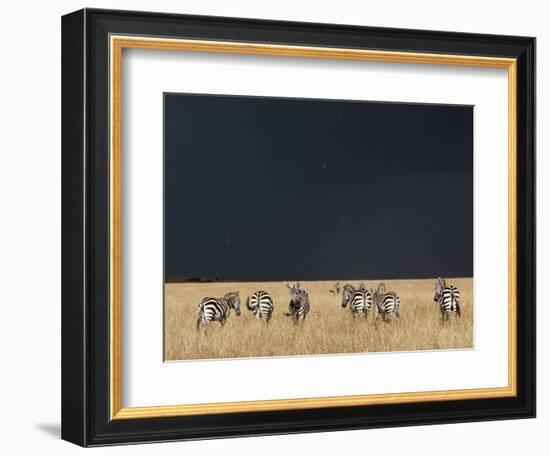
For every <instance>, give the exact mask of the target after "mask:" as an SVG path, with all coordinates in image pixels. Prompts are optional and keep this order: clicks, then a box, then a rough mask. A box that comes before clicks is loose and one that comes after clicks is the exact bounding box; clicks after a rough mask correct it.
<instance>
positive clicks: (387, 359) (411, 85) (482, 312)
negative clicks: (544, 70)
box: [122, 49, 508, 407]
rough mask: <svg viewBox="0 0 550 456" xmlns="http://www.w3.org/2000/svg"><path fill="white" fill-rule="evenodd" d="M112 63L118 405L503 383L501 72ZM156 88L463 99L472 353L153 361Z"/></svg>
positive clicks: (174, 57)
mask: <svg viewBox="0 0 550 456" xmlns="http://www.w3.org/2000/svg"><path fill="white" fill-rule="evenodd" d="M122 63H123V68H122V74H123V78H124V80H123V85H122V87H123V107H122V119H123V142H122V144H123V152H122V155H123V161H122V162H123V170H122V175H123V204H122V208H123V236H122V239H123V309H122V311H123V319H122V321H123V328H122V337H123V341H122V369H123V375H122V378H123V386H122V406H123V407H135V406H148V405H174V404H189V403H204V402H226V401H244V400H263V399H282V398H304V397H319V396H336V395H354V394H374V393H393V392H411V391H430V390H441V389H463V388H484V387H499V386H507V382H508V352H507V347H508V344H507V338H508V333H507V329H508V326H507V324H508V308H507V305H508V296H507V290H508V288H507V283H508V268H507V264H508V257H507V249H508V237H507V226H508V200H507V198H508V182H507V177H508V149H507V138H508V136H507V135H508V131H507V128H508V113H507V109H508V106H507V97H508V87H507V72H506V70H504V69H481V68H465V67H449V66H436V65H433V66H432V65H420V64H396V63H373V62H364V61H359V62H358V61H327V60H317V59H296V58H283V57H261V56H242V55H241V56H239V55H224V54H200V53H190V52H167V51H156V50H136V49H125V50H124V51H123V60H122ZM163 92H191V93H217V94H237V95H260V96H262V95H263V96H285V97H303V98H333V99H351V100H381V101H401V102H424V103H450V104H471V105H475V127H474V135H475V138H474V142H475V176H474V181H475V206H474V211H475V213H474V234H475V241H474V271H475V287H474V302H475V305H474V310H475V312H474V322H475V328H476V344H475V350H465V351H435V352H414V353H412V352H411V353H385V354H364V355H342V356H340V355H339V356H334V355H332V356H320V357H296V358H292V357H290V358H264V359H243V360H223V361H194V362H186V363H163V362H162V345H163V340H162V338H163V322H162V318H163V309H162V305H163V269H162V268H163V266H162V259H163V255H162V251H163V245H162V237H163V231H162V210H163V209H162V192H163V188H162V175H163V170H162V166H163V164H162V156H163V154H162V144H163V137H162V134H163V128H162V119H163V97H162V94H163ZM442 153H444V151H442ZM446 247H447V248H448V247H449V246H446Z"/></svg>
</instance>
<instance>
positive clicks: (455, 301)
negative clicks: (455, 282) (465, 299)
mask: <svg viewBox="0 0 550 456" xmlns="http://www.w3.org/2000/svg"><path fill="white" fill-rule="evenodd" d="M439 305H440V307H441V311H442V312H446V313H460V292H459V291H458V288H456V287H452V286H451V287H446V288H444V289H443V292H442V293H441V297H440V299H439Z"/></svg>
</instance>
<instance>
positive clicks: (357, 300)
mask: <svg viewBox="0 0 550 456" xmlns="http://www.w3.org/2000/svg"><path fill="white" fill-rule="evenodd" d="M348 303H349V307H350V310H351V313H352V315H353V317H354V318H355V317H358V316H364V317H365V318H367V317H368V315H369V312H370V311H371V310H373V302H372V294H371V292H370V291H369V290H367V288H366V287H365V284H364V283H363V282H361V283H360V284H359V287H357V288H353V287H352V286H351V285H349V284H347V285H344V288H343V291H342V307H346V306H347V305H348ZM374 310H376V309H374Z"/></svg>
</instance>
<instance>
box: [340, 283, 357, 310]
mask: <svg viewBox="0 0 550 456" xmlns="http://www.w3.org/2000/svg"><path fill="white" fill-rule="evenodd" d="M353 293H355V289H354V288H353V287H352V286H351V285H350V284H349V283H347V284H346V285H344V288H343V289H342V307H346V306H347V305H348V302H350V300H351V297H352V296H353Z"/></svg>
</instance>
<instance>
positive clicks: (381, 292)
mask: <svg viewBox="0 0 550 456" xmlns="http://www.w3.org/2000/svg"><path fill="white" fill-rule="evenodd" d="M287 287H288V289H289V292H290V302H289V305H288V312H285V313H284V315H285V316H290V317H292V320H293V322H294V324H295V325H298V324H299V323H300V322H302V323H303V322H304V321H305V319H306V317H307V314H308V313H309V311H310V308H311V305H310V301H309V295H308V293H307V291H306V290H304V289H302V288H300V284H299V283H296V284H292V285H289V284H287ZM329 291H330V292H331V293H332V294H333V295H334V296H337V295H340V293H341V294H342V307H343V308H345V307H347V306H348V305H349V308H350V310H351V314H352V315H353V317H354V318H356V317H364V318H368V317H369V315H371V314H372V315H373V317H374V319H375V321H376V320H377V319H378V318H379V317H381V318H382V319H383V321H385V322H387V321H391V320H393V319H395V318H399V317H400V315H399V306H400V304H401V301H400V299H399V295H398V294H397V293H395V292H394V291H386V285H385V284H384V283H380V284H379V285H378V287H377V288H376V289H375V290H368V289H367V288H366V287H365V284H364V283H363V282H361V283H360V284H359V286H358V287H357V288H354V287H353V286H352V285H350V284H345V285H344V286H343V287H340V283H339V282H337V283H336V284H335V285H334V287H333V288H331V289H330V290H329ZM434 301H435V302H437V303H438V304H439V310H440V314H441V321H448V320H449V319H450V318H451V316H453V315H456V316H458V317H460V316H461V313H460V293H459V291H458V288H456V287H455V286H453V285H448V286H447V284H446V282H445V280H444V279H442V278H438V279H437V281H436V283H435V294H434ZM240 304H241V301H240V296H239V292H238V291H232V292H230V293H227V294H225V295H224V296H223V297H222V298H211V297H207V298H203V299H202V300H201V301H200V302H199V305H198V316H197V329H199V330H200V329H201V328H203V327H204V326H207V325H209V324H210V323H211V322H213V321H218V322H220V323H221V324H222V325H223V324H225V322H226V320H227V318H228V316H229V313H230V311H231V309H234V310H235V313H236V314H237V316H239V315H240V314H241V308H240ZM246 307H247V308H248V310H250V311H251V312H252V313H253V315H254V316H255V317H256V318H257V319H258V320H260V321H264V322H266V323H268V322H269V321H270V320H271V317H272V315H273V310H274V308H275V303H274V301H273V298H272V297H271V296H270V294H269V293H268V292H266V291H263V290H259V291H256V292H255V293H253V294H252V296H249V297H248V299H247V302H246Z"/></svg>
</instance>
